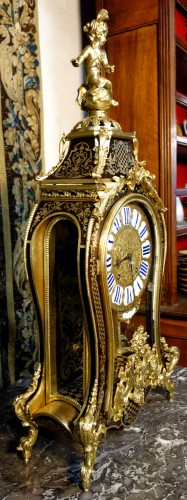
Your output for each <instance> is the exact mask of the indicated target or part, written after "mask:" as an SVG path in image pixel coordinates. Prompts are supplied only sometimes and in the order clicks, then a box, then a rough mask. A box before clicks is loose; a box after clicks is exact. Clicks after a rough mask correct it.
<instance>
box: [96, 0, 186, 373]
mask: <svg viewBox="0 0 187 500" xmlns="http://www.w3.org/2000/svg"><path fill="white" fill-rule="evenodd" d="M96 8H97V12H98V11H99V10H100V9H101V8H106V9H107V10H108V12H109V35H108V47H107V52H108V59H109V62H110V64H115V66H116V68H115V73H114V74H112V75H111V76H110V80H111V81H112V85H113V97H114V99H115V100H117V101H118V102H119V106H118V107H116V108H112V109H110V116H111V117H112V118H114V119H115V120H117V121H118V122H119V123H120V124H121V126H122V127H123V130H124V131H129V132H130V131H136V134H137V138H138V140H139V160H146V162H147V168H148V170H150V171H151V172H152V173H154V174H155V176H156V178H155V187H156V189H157V190H158V192H159V194H160V196H161V198H162V200H163V202H164V205H165V206H166V208H167V211H166V214H165V219H166V225H167V233H168V249H167V259H166V266H165V273H164V279H163V287H162V298H161V303H162V305H161V333H162V334H163V335H165V336H166V337H167V340H168V341H169V342H170V339H171V342H172V343H173V344H176V345H179V344H180V349H181V351H185V352H186V350H187V349H186V347H185V346H186V345H187V344H186V343H187V294H179V293H178V282H177V257H178V249H179V247H180V248H187V239H186V238H187V228H186V227H185V224H184V227H183V228H182V227H180V228H179V227H178V226H177V224H176V196H181V197H183V198H182V199H183V202H184V205H185V200H184V197H185V199H186V200H187V197H186V195H187V191H186V187H185V183H183V184H184V185H183V184H181V183H180V182H182V181H181V180H180V181H179V178H180V177H179V176H180V172H179V170H180V164H182V170H183V171H184V170H185V172H186V173H187V145H186V142H187V140H186V137H184V136H180V137H178V136H177V132H176V123H177V114H178V107H177V106H181V107H182V109H183V110H185V111H184V112H185V113H186V110H187V89H186V86H187V51H186V45H187V41H186V38H185V37H186V31H185V29H186V30H187V28H186V25H185V21H184V33H183V38H184V39H183V40H181V38H180V36H179V34H180V33H178V31H177V30H178V25H177V22H178V21H177V15H178V14H177V10H178V11H179V12H180V15H183V16H184V17H185V16H186V11H187V1H186V0H177V1H176V2H175V0H142V1H141V2H140V1H139V0H126V2H121V0H96ZM176 31H177V33H176ZM176 91H177V94H176ZM178 166H179V169H178ZM185 175H186V174H185ZM186 182H187V180H186ZM179 189H182V191H179ZM182 233H184V234H182ZM182 241H183V243H182ZM181 245H182V246H181ZM173 325H175V327H174V328H173ZM174 331H176V342H175V338H173V337H174ZM179 332H180V342H179V339H178V340H177V337H178V335H179ZM181 345H182V348H181ZM180 363H181V364H183V365H184V364H186V365H187V354H186V355H185V356H184V355H182V356H181V359H180Z"/></svg>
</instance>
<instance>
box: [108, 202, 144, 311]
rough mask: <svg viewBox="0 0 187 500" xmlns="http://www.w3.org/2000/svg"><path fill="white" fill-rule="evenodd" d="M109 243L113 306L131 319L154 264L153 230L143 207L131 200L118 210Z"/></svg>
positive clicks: (109, 274) (109, 288)
mask: <svg viewBox="0 0 187 500" xmlns="http://www.w3.org/2000/svg"><path fill="white" fill-rule="evenodd" d="M106 246H107V251H106V264H105V266H106V275H107V286H108V292H109V295H110V298H111V303H112V307H113V308H114V309H116V310H118V311H119V312H124V318H129V317H131V316H132V315H133V314H134V312H135V311H136V309H137V307H138V305H139V302H140V297H141V295H142V294H143V292H144V290H145V288H146V284H147V281H148V278H149V272H150V266H151V256H152V241H151V230H150V225H149V222H148V219H147V217H146V215H145V213H144V211H143V209H142V208H141V207H139V206H137V205H135V204H131V203H130V204H129V205H128V206H122V207H121V208H120V209H119V210H117V211H116V212H115V215H114V216H113V218H112V221H111V223H110V227H109V232H108V237H107V245H106Z"/></svg>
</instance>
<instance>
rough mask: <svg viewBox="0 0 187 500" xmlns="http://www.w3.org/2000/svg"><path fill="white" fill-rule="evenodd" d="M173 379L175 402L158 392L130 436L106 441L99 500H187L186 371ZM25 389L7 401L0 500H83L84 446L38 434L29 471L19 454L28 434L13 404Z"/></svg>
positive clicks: (96, 482)
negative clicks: (13, 400)
mask: <svg viewBox="0 0 187 500" xmlns="http://www.w3.org/2000/svg"><path fill="white" fill-rule="evenodd" d="M173 378H174V379H175V381H176V390H175V398H174V401H173V402H170V401H168V400H167V399H166V398H165V393H163V392H162V391H159V390H157V391H154V392H152V393H151V394H150V395H149V396H148V398H147V400H146V403H145V405H144V407H143V408H142V409H141V411H140V413H139V415H138V418H137V420H136V422H135V424H134V425H133V426H132V427H131V428H130V429H129V430H124V429H121V430H110V431H109V432H108V434H107V436H106V438H103V440H102V441H101V443H100V445H99V448H98V452H97V457H96V462H95V468H94V475H93V482H92V498H93V500H96V499H97V500H104V499H106V500H118V499H123V500H125V499H128V500H153V499H157V500H158V499H159V500H166V499H167V500H179V499H180V500H187V368H179V367H178V368H177V369H176V370H175V372H174V375H173ZM24 383H25V382H24ZM24 383H23V381H20V382H19V383H17V384H16V385H15V386H14V388H12V387H11V388H9V389H8V390H6V391H4V392H3V394H1V410H0V411H1V419H0V499H1V500H17V499H19V500H62V499H63V500H77V499H78V498H79V494H80V493H81V481H80V466H81V464H82V460H83V450H82V447H81V445H78V444H75V443H74V442H73V441H72V440H71V438H70V437H69V436H67V435H66V434H65V433H64V432H62V434H60V435H58V436H57V435H55V434H53V433H50V432H49V431H47V430H45V429H42V428H40V431H39V437H38V440H37V442H36V443H35V446H34V448H33V452H32V456H31V459H30V463H29V464H28V465H27V466H25V465H24V463H23V460H22V459H21V457H20V456H19V455H18V453H17V452H16V444H17V442H18V439H19V437H20V436H21V435H22V434H23V430H22V429H21V427H20V423H19V422H18V420H17V419H16V417H15V416H14V413H13V411H12V406H11V401H12V398H14V395H15V394H17V393H19V392H21V393H23V392H24V390H23V385H24Z"/></svg>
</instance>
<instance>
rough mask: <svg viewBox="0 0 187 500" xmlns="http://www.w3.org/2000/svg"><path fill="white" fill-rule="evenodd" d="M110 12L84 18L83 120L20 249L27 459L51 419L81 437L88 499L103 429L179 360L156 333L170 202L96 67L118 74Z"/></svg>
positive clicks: (132, 414)
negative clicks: (32, 356) (29, 314)
mask: <svg viewBox="0 0 187 500" xmlns="http://www.w3.org/2000/svg"><path fill="white" fill-rule="evenodd" d="M107 20H108V13H107V11H106V10H104V9H102V10H101V11H100V12H99V14H98V16H97V18H96V19H94V20H93V21H91V22H90V23H87V24H86V26H85V27H84V30H85V31H86V32H87V34H88V37H89V41H90V45H88V46H87V47H86V48H85V49H83V51H82V53H81V54H80V55H79V56H78V57H77V58H75V59H73V60H72V63H73V65H74V66H77V67H78V66H79V65H80V64H81V63H84V64H85V70H86V82H85V84H83V85H81V87H80V88H79V90H78V98H77V101H78V104H79V105H80V106H81V108H82V109H84V110H85V111H87V116H86V117H85V118H84V119H83V120H82V121H81V122H79V123H78V124H76V125H75V127H74V128H73V130H72V131H71V132H70V133H69V134H68V136H67V137H63V140H62V143H63V149H62V151H61V154H60V158H59V162H58V164H57V165H56V166H55V167H54V168H52V170H51V171H50V172H49V173H48V174H47V175H45V176H43V177H40V178H39V179H38V183H39V186H40V193H41V195H40V201H39V202H38V203H37V204H36V205H35V206H34V208H33V210H32V213H31V215H30V218H29V222H28V225H27V231H26V236H25V244H24V256H25V266H26V272H27V278H28V280H29V283H30V288H31V292H32V297H33V301H34V305H35V311H36V318H37V322H38V331H39V364H38V368H37V370H36V372H35V373H34V376H33V381H32V383H31V385H30V386H29V388H28V389H27V391H26V393H25V394H23V395H21V396H18V397H17V398H16V399H15V401H14V408H15V412H16V414H17V416H18V417H19V419H20V420H21V421H22V423H23V425H24V426H26V427H28V434H27V436H26V437H22V438H21V440H20V443H19V446H18V450H20V451H22V453H23V456H24V459H25V461H26V462H27V461H28V460H29V458H30V456H31V451H32V446H33V445H34V443H35V441H36V439H37V435H38V429H39V426H40V425H41V426H42V425H46V422H47V425H48V426H49V427H50V426H51V427H52V428H53V427H54V426H56V427H57V428H58V427H60V428H61V427H65V429H66V430H68V431H69V433H70V434H71V435H72V437H73V438H75V439H76V440H79V441H80V443H82V445H83V448H84V464H83V466H82V468H81V477H82V485H83V490H84V492H83V493H81V498H86V497H87V493H86V492H89V494H90V491H89V489H90V484H91V476H92V472H93V468H94V462H95V457H96V452H97V447H98V445H99V441H100V439H101V437H102V436H103V435H105V434H106V432H107V430H108V429H109V428H110V427H112V426H115V428H116V427H117V428H120V427H122V426H123V427H128V426H129V425H131V424H132V423H133V422H134V420H135V418H136V417H137V415H138V412H139V410H140V408H141V406H142V405H143V403H144V401H145V398H146V395H147V393H148V391H149V389H150V388H154V387H156V386H162V387H163V388H164V389H166V391H167V393H168V395H169V397H170V399H172V397H173V392H174V384H173V382H172V381H171V380H170V375H171V373H172V370H173V368H174V366H175V365H176V363H177V361H178V356H179V352H178V349H177V348H176V347H172V348H171V347H168V345H167V343H166V341H165V339H164V338H161V337H160V329H159V305H160V290H161V281H162V275H163V270H164V261H165V255H166V228H165V222H164V211H165V209H164V206H163V204H162V201H161V199H160V198H159V196H158V194H157V192H156V190H155V188H154V187H153V184H152V181H153V176H152V174H151V173H150V172H149V171H148V170H147V169H146V165H145V162H139V161H138V141H137V138H136V134H135V132H130V133H129V132H124V131H123V130H122V129H121V127H120V125H119V124H118V123H116V122H115V121H114V120H112V119H110V118H109V117H108V114H107V110H108V109H109V107H110V106H111V105H117V102H116V101H115V100H114V99H113V96H112V86H111V83H110V81H109V80H108V79H107V78H105V77H103V76H102V75H101V67H103V68H104V69H105V71H108V72H111V71H114V66H110V65H109V63H108V60H107V56H106V52H105V51H104V49H103V45H104V43H105V41H106V37H107V29H108V28H107ZM150 411H151V408H150ZM89 498H90V496H89Z"/></svg>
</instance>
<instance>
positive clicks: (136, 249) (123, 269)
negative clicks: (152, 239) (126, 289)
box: [112, 226, 141, 285]
mask: <svg viewBox="0 0 187 500" xmlns="http://www.w3.org/2000/svg"><path fill="white" fill-rule="evenodd" d="M112 254H113V255H112V259H113V262H114V276H115V278H116V280H117V281H119V283H120V285H123V284H129V285H130V284H132V281H133V280H134V279H135V277H136V275H137V271H138V269H139V267H140V262H141V246H140V240H139V236H138V234H137V231H136V230H135V229H134V228H133V227H132V226H129V227H127V228H126V231H125V232H124V231H123V230H120V231H119V232H118V234H117V235H116V244H115V247H114V249H113V252H112Z"/></svg>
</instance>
